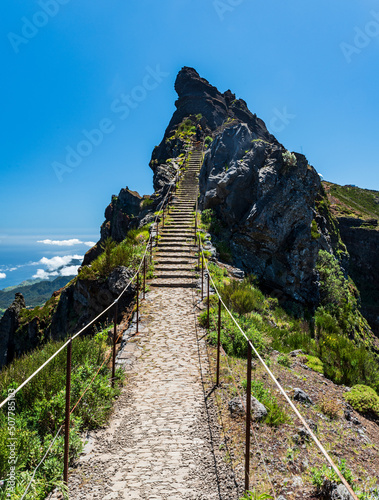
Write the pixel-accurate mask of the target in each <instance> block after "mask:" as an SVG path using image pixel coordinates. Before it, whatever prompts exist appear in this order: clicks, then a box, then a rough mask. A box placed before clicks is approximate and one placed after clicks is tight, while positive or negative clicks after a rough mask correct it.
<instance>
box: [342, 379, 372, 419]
mask: <svg viewBox="0 0 379 500" xmlns="http://www.w3.org/2000/svg"><path fill="white" fill-rule="evenodd" d="M344 398H345V399H346V401H347V402H348V403H349V404H351V406H352V407H353V408H354V410H357V411H359V412H360V413H363V414H364V413H366V414H368V415H370V414H371V415H373V416H375V417H377V418H379V396H378V394H377V393H376V392H375V391H374V389H372V388H371V387H368V386H367V385H363V384H357V385H355V386H353V387H352V388H351V391H350V392H347V393H345V394H344Z"/></svg>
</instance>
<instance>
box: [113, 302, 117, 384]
mask: <svg viewBox="0 0 379 500" xmlns="http://www.w3.org/2000/svg"><path fill="white" fill-rule="evenodd" d="M117 305H118V302H116V304H115V305H114V319H113V352H112V387H114V379H115V375H116V341H117Z"/></svg>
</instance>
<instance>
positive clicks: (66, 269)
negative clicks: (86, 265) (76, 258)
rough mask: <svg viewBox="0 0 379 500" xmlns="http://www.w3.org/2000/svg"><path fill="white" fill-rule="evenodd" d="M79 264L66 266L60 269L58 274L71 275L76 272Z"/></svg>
mask: <svg viewBox="0 0 379 500" xmlns="http://www.w3.org/2000/svg"><path fill="white" fill-rule="evenodd" d="M79 267H80V266H67V267H64V268H63V269H61V271H60V275H61V276H73V275H75V274H78V269H79Z"/></svg>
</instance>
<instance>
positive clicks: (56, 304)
mask: <svg viewBox="0 0 379 500" xmlns="http://www.w3.org/2000/svg"><path fill="white" fill-rule="evenodd" d="M133 274H134V273H133V271H132V270H131V269H127V268H126V267H122V266H120V267H117V268H116V269H114V270H113V271H112V272H111V274H110V275H109V277H108V278H107V279H106V280H87V279H76V280H74V282H73V283H71V284H69V285H68V286H66V287H64V288H62V289H60V290H57V291H56V292H54V293H53V295H52V297H51V298H50V299H49V300H48V301H47V302H46V303H45V305H44V306H42V307H36V308H34V309H26V308H25V300H24V297H23V296H22V294H20V293H16V297H15V300H14V302H13V304H12V305H11V306H10V307H9V308H8V309H7V310H6V311H5V313H4V316H3V317H2V318H1V319H0V368H1V367H2V366H4V365H6V364H8V363H10V362H11V361H12V360H13V358H15V357H16V358H17V357H19V356H21V355H22V354H24V353H27V352H30V351H32V350H33V349H35V348H36V347H38V346H40V345H41V344H43V343H44V342H45V341H46V340H49V339H53V340H63V339H65V338H67V337H68V336H69V335H72V334H74V333H76V332H77V331H78V330H79V329H80V328H82V327H83V326H85V325H86V324H88V323H89V322H90V321H92V320H93V319H94V318H96V316H98V315H99V314H100V313H101V312H102V311H104V309H106V308H107V307H108V306H109V305H111V304H112V303H113V302H114V300H116V298H117V297H118V296H119V295H120V293H121V292H122V291H123V289H124V288H125V286H126V285H127V284H128V283H129V280H130V278H131V277H132V276H133ZM134 294H135V286H134V285H131V286H130V287H129V288H128V290H127V291H126V292H125V293H124V295H123V296H122V298H121V299H120V301H119V307H118V314H119V316H118V321H120V320H121V318H122V315H123V314H125V313H127V312H128V311H130V308H131V306H132V304H133V303H134V302H133V301H134ZM113 314H114V311H113V310H112V309H111V310H110V311H109V312H108V313H107V314H105V315H104V316H102V317H101V320H100V323H101V324H105V323H106V322H109V323H111V322H112V321H113ZM97 327H98V325H97ZM93 331H94V327H91V328H89V329H88V331H87V332H86V333H87V334H88V333H91V332H93Z"/></svg>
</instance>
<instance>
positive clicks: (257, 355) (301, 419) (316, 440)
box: [196, 214, 359, 500]
mask: <svg viewBox="0 0 379 500" xmlns="http://www.w3.org/2000/svg"><path fill="white" fill-rule="evenodd" d="M196 217H197V214H196ZM199 250H200V252H201V263H202V265H201V267H202V293H201V296H202V299H203V288H204V286H203V275H204V273H203V271H204V267H205V270H206V272H207V275H208V282H209V280H210V281H211V282H212V287H213V290H214V292H215V293H216V295H217V297H218V299H219V304H220V305H221V304H222V306H223V307H224V309H225V311H226V312H227V313H228V315H229V316H230V318H231V319H232V321H233V322H234V324H235V325H236V327H237V328H238V330H239V331H240V332H241V334H242V335H243V337H244V338H245V340H246V341H247V344H248V348H249V349H251V350H252V351H253V352H254V354H255V356H256V357H257V358H258V359H259V361H260V362H261V364H262V365H263V367H264V369H265V370H266V372H267V373H268V374H269V376H270V377H271V379H272V380H273V382H274V383H275V385H276V386H277V388H278V389H279V391H280V392H281V394H282V395H283V397H284V398H285V400H286V402H287V403H288V404H289V406H290V407H291V409H292V410H293V412H294V413H295V415H296V416H297V417H298V419H299V420H300V421H301V423H302V424H303V426H304V427H305V429H306V430H307V432H308V434H309V436H310V437H311V438H312V440H313V441H314V442H315V444H316V446H317V447H318V449H319V450H320V451H321V453H322V455H323V456H324V457H325V459H326V461H327V462H328V463H329V465H330V466H331V467H332V469H333V470H334V472H335V473H336V474H337V476H338V478H339V479H340V480H341V482H342V483H343V485H344V486H345V487H346V489H347V490H348V492H349V493H350V495H351V496H352V498H353V499H354V500H359V499H358V497H357V495H356V494H355V493H354V491H353V489H352V487H351V486H350V484H349V483H348V482H347V481H346V479H345V478H344V476H343V475H342V473H341V471H340V470H339V469H338V467H337V465H336V464H335V463H334V461H333V459H332V458H331V457H330V455H329V454H328V452H327V451H326V450H325V448H324V446H323V445H322V444H321V442H320V441H319V439H318V438H317V437H316V436H315V434H314V433H313V431H312V429H311V428H310V427H309V425H308V423H307V422H306V420H305V418H304V417H303V416H302V415H301V413H300V412H299V410H298V409H297V408H296V406H295V405H294V404H293V402H292V401H291V400H290V398H289V397H288V395H287V393H286V391H285V390H284V389H283V387H282V386H281V384H280V383H279V382H278V380H277V379H276V377H275V376H274V374H273V373H272V371H271V370H270V368H269V367H268V366H267V364H266V363H265V361H264V359H263V358H262V357H261V355H260V354H259V352H258V351H257V349H256V348H255V346H254V345H253V343H252V342H251V340H250V339H249V338H248V336H247V335H246V333H245V332H244V331H243V330H242V328H241V326H240V325H239V323H238V321H237V320H236V319H235V317H234V316H233V314H232V313H231V312H230V310H229V309H228V307H227V306H226V304H225V303H224V301H223V300H222V297H221V295H220V292H219V290H218V288H217V286H216V284H215V282H214V280H213V278H212V275H211V273H210V271H209V268H208V264H207V260H206V258H205V254H204V249H203V245H202V243H201V238H200V235H199ZM199 257H200V256H199ZM199 260H200V259H199ZM208 290H209V287H208ZM219 317H220V315H219ZM208 324H209V294H208ZM218 344H219V343H218ZM218 347H219V345H218ZM218 356H219V355H218ZM250 372H251V368H250ZM248 373H249V368H248ZM218 377H219V374H217V379H218ZM250 391H251V387H250V388H249V387H248V388H247V399H246V407H248V406H249V399H250V396H251V394H250ZM249 418H250V415H247V421H248V419H249ZM249 427H250V425H249ZM248 435H249V437H248ZM249 439H250V432H249V433H246V441H248V440H249ZM246 444H247V448H248V445H250V442H249V443H246ZM246 460H247V461H248V457H247V456H246ZM246 468H248V463H247V464H246ZM246 468H245V490H246V491H247V490H248V489H249V488H248V486H249V482H248V477H249V471H248V470H246Z"/></svg>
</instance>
